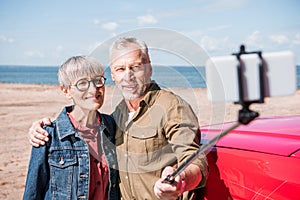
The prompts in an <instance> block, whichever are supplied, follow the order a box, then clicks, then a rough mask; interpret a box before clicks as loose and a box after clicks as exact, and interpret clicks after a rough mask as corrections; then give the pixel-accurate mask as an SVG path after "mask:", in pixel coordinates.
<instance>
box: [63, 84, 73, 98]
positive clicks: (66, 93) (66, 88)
mask: <svg viewBox="0 0 300 200" xmlns="http://www.w3.org/2000/svg"><path fill="white" fill-rule="evenodd" d="M60 90H61V91H62V92H63V93H64V94H65V96H66V97H67V98H68V99H69V100H71V99H72V95H71V94H70V88H69V87H65V86H60Z"/></svg>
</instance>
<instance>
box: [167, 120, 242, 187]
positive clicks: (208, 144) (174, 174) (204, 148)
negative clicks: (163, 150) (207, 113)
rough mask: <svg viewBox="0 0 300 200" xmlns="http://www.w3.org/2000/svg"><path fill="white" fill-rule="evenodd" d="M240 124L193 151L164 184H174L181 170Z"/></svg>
mask: <svg viewBox="0 0 300 200" xmlns="http://www.w3.org/2000/svg"><path fill="white" fill-rule="evenodd" d="M240 124H241V123H239V122H237V123H236V124H234V125H233V126H231V127H230V128H228V129H227V130H225V131H223V132H222V133H221V134H220V135H217V136H216V137H214V138H213V139H212V140H210V141H209V142H207V143H205V144H203V145H201V147H200V149H198V150H197V151H195V152H194V153H193V154H192V155H191V156H190V157H189V158H188V159H187V160H186V161H185V162H183V163H182V164H181V165H180V166H179V167H178V168H177V169H176V170H175V171H174V172H173V173H172V174H170V175H168V176H167V177H166V178H165V181H166V182H169V183H174V181H175V177H176V176H178V175H179V174H180V173H181V172H183V170H184V169H185V168H186V167H187V166H189V165H190V164H191V163H192V162H193V161H194V160H195V159H196V158H197V157H198V156H199V155H201V154H202V153H205V152H206V151H207V150H208V149H210V148H211V147H212V146H213V145H214V144H215V142H216V141H218V140H219V139H220V138H222V137H223V136H225V135H226V134H227V133H229V132H230V131H232V130H233V129H235V128H236V127H238V126H239V125H240Z"/></svg>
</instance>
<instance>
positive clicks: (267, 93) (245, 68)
mask: <svg viewBox="0 0 300 200" xmlns="http://www.w3.org/2000/svg"><path fill="white" fill-rule="evenodd" d="M260 64H263V68H262V69H263V70H262V79H261V78H260V72H259V71H260V70H259V66H260ZM238 66H240V69H241V73H240V76H241V83H242V84H240V82H239V80H238V76H239V75H238ZM205 70H206V84H207V95H208V99H209V100H210V101H212V102H221V101H232V102H239V101H240V100H241V96H240V92H239V85H241V86H242V88H241V89H242V93H243V96H242V100H243V101H244V102H247V101H248V102H251V101H257V100H259V99H260V98H261V96H263V97H262V98H264V97H273V96H288V95H292V94H294V93H295V92H296V89H297V80H296V78H297V77H296V58H295V55H294V54H293V52H291V51H282V52H270V53H261V57H259V56H258V54H256V53H251V54H241V55H240V59H238V58H237V56H236V55H228V56H216V57H211V58H209V59H208V60H207V62H206V65H205ZM261 84H262V85H263V93H262V95H261V89H260V86H261Z"/></svg>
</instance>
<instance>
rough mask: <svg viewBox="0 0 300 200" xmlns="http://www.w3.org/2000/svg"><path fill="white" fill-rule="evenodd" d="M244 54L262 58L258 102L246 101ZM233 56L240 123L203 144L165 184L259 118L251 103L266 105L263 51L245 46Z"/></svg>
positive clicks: (172, 181) (167, 178) (171, 181)
mask: <svg viewBox="0 0 300 200" xmlns="http://www.w3.org/2000/svg"><path fill="white" fill-rule="evenodd" d="M242 54H257V55H258V57H259V58H260V61H261V63H260V64H259V82H260V98H259V100H257V101H245V100H244V92H243V76H242V67H243V66H244V65H243V61H242V60H241V58H240V56H241V55H242ZM232 55H235V56H236V57H237V59H238V61H239V64H238V66H237V75H238V89H239V101H238V102H235V103H236V104H240V105H242V109H240V110H239V115H238V122H236V123H235V124H233V125H232V126H231V127H229V128H228V129H226V130H224V131H223V132H221V133H220V134H219V135H217V136H216V137H214V138H213V139H212V140H210V141H209V142H207V143H205V144H203V145H201V146H200V148H199V149H198V150H197V151H196V152H194V153H193V154H192V155H191V156H190V157H189V158H188V159H187V160H186V161H185V162H183V163H182V164H181V165H180V166H179V167H178V168H177V169H176V170H175V171H174V172H173V173H172V174H170V175H168V176H167V177H166V178H165V182H169V183H171V184H172V183H174V182H175V178H176V177H177V176H178V175H179V174H180V173H181V172H182V171H183V170H184V169H185V168H187V166H189V165H190V164H191V163H192V162H193V161H194V160H195V159H196V158H197V157H198V156H199V155H201V154H203V153H206V152H207V150H209V149H210V148H211V147H212V146H213V145H214V144H215V143H216V142H217V141H218V140H219V139H220V138H222V137H224V136H225V135H226V134H227V133H229V132H230V131H232V130H233V129H235V128H237V127H238V126H239V125H241V124H244V125H247V124H249V123H250V122H251V121H252V120H254V119H255V118H256V117H258V116H259V113H258V112H255V111H252V110H250V109H249V106H250V105H251V103H264V81H263V69H264V62H263V59H262V55H261V51H254V52H246V51H245V46H244V45H241V46H240V52H239V53H233V54H232Z"/></svg>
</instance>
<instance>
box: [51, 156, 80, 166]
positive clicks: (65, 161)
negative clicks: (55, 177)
mask: <svg viewBox="0 0 300 200" xmlns="http://www.w3.org/2000/svg"><path fill="white" fill-rule="evenodd" d="M77 162H78V161H77V156H74V155H50V156H49V165H51V166H53V167H58V168H62V169H63V168H66V167H69V166H72V165H75V164H77Z"/></svg>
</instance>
